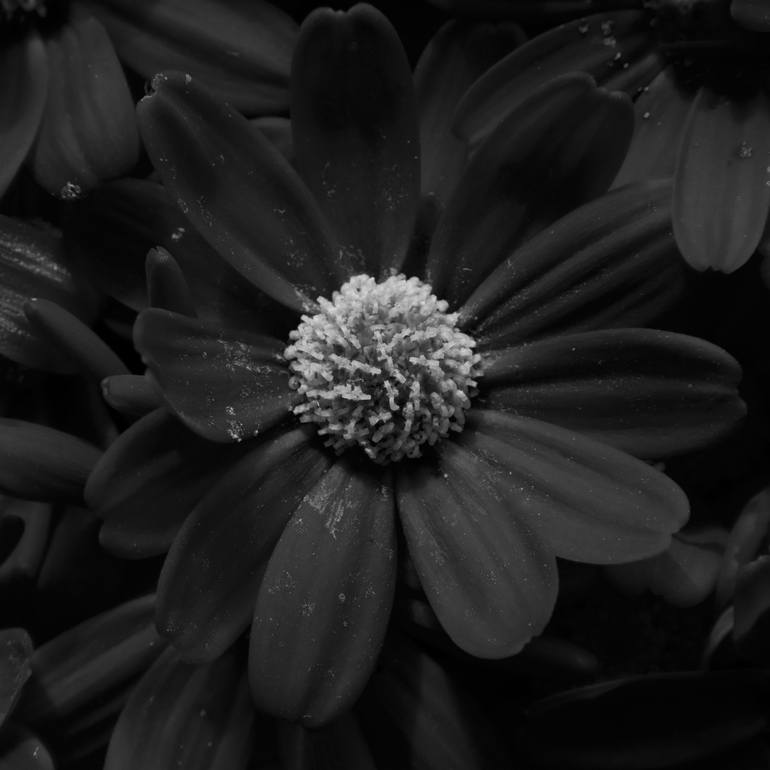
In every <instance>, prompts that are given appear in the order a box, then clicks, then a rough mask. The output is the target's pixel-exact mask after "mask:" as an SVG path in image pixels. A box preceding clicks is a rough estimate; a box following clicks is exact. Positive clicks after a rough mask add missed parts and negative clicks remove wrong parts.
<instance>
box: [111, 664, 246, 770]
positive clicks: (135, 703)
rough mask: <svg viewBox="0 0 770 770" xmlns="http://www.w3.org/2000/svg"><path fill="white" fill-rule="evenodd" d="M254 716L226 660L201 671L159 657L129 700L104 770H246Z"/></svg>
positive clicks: (237, 670) (238, 669)
mask: <svg viewBox="0 0 770 770" xmlns="http://www.w3.org/2000/svg"><path fill="white" fill-rule="evenodd" d="M255 727H256V714H255V712H254V708H253V706H252V705H251V702H250V698H249V689H248V685H247V683H246V678H245V677H244V676H243V663H242V662H241V661H240V660H239V659H238V656H237V655H236V654H235V653H234V652H230V653H227V654H225V655H223V656H222V657H221V658H219V659H218V660H216V661H214V662H213V663H210V664H208V665H205V666H191V665H189V664H187V663H183V662H182V661H181V660H180V659H179V656H178V655H177V653H176V652H175V651H174V650H171V649H169V650H166V651H165V652H164V653H163V654H162V655H161V656H160V657H159V658H158V660H157V661H156V662H155V663H154V665H153V666H152V668H150V670H149V671H147V673H146V674H145V675H144V676H143V677H142V678H141V680H140V681H139V683H138V684H137V685H136V686H135V687H134V689H133V691H132V692H131V697H130V698H129V699H128V703H127V704H126V707H125V708H124V709H123V713H122V714H121V715H120V718H119V719H118V722H117V724H116V725H115V729H114V730H113V732H112V736H111V738H110V745H109V747H108V749H107V757H106V760H105V764H104V768H105V770H137V768H142V770H167V769H168V768H171V767H183V768H185V770H247V768H250V767H253V765H252V764H251V761H250V759H251V755H252V752H253V750H254V746H255V743H256V741H255V738H256V735H255V732H256V731H255Z"/></svg>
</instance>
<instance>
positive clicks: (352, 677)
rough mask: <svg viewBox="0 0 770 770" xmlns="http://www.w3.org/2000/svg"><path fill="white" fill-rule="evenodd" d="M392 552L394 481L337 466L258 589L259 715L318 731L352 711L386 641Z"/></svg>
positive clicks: (290, 530) (254, 640) (290, 528)
mask: <svg viewBox="0 0 770 770" xmlns="http://www.w3.org/2000/svg"><path fill="white" fill-rule="evenodd" d="M395 549H396V534H395V509H394V501H393V492H392V489H391V487H390V484H389V483H388V479H387V478H386V477H384V474H371V473H369V472H368V470H367V469H361V468H356V467H355V466H352V465H350V464H348V463H345V462H340V463H337V464H336V465H334V466H333V467H332V468H331V469H330V470H329V471H328V472H327V473H326V475H325V476H324V477H323V478H322V479H321V480H320V481H319V482H318V483H317V484H316V486H315V487H313V489H312V490H311V491H310V492H309V494H308V495H307V496H306V497H305V499H304V500H303V501H302V503H301V504H300V506H299V507H298V508H297V510H296V511H295V512H294V515H293V516H292V518H291V521H290V522H289V523H288V525H287V526H286V529H285V530H284V533H283V535H282V536H281V539H280V540H279V541H278V544H277V545H276V547H275V550H274V551H273V555H272V556H271V557H270V563H269V564H268V566H267V570H266V572H265V577H264V579H263V581H262V585H261V586H260V589H259V595H258V597H257V604H256V609H255V611H254V622H253V624H252V627H251V646H250V649H249V680H250V682H251V691H252V695H253V697H254V699H255V702H256V703H257V705H258V706H259V707H260V708H261V709H263V710H264V711H267V712H269V713H271V714H274V715H276V716H281V717H284V718H286V719H291V720H301V721H302V723H303V724H305V725H307V726H311V727H313V726H319V725H321V724H325V723H327V722H329V721H330V720H332V719H334V718H335V717H337V716H338V715H339V714H341V713H342V712H344V711H346V710H347V709H349V708H350V707H351V706H352V705H353V703H354V702H355V701H356V699H357V698H358V696H359V695H360V693H361V691H362V690H363V688H364V685H365V684H366V681H367V680H368V678H369V676H370V675H371V673H372V670H373V669H374V665H375V663H376V661H377V656H378V654H379V651H380V647H381V645H382V640H383V637H384V636H385V628H386V626H387V622H388V616H389V615H390V608H391V605H392V603H393V591H394V588H395V578H396V561H395V559H396V553H395Z"/></svg>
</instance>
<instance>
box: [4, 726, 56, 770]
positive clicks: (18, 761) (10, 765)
mask: <svg viewBox="0 0 770 770" xmlns="http://www.w3.org/2000/svg"><path fill="white" fill-rule="evenodd" d="M0 751H1V753H0V770H54V768H55V767H56V766H55V765H54V761H53V759H52V758H51V755H50V753H49V752H48V749H47V748H46V747H45V746H44V745H43V743H42V742H41V740H40V738H38V737H37V736H36V735H33V734H32V733H31V732H30V731H29V730H27V729H26V728H24V727H21V726H20V725H14V724H11V725H8V726H7V727H6V728H5V729H4V730H3V737H2V749H1V750H0Z"/></svg>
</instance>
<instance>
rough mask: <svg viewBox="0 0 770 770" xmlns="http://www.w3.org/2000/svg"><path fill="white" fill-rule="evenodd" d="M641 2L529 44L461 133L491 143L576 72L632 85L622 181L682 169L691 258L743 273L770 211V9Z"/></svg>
mask: <svg viewBox="0 0 770 770" xmlns="http://www.w3.org/2000/svg"><path fill="white" fill-rule="evenodd" d="M638 6H639V10H619V11H616V12H609V13H603V14H596V15H592V16H587V17H585V18H582V19H579V20H576V21H574V22H570V23H568V24H565V25H562V26H561V27H557V28H555V29H553V30H550V31H548V32H545V33H543V34H541V35H539V36H538V37H535V38H534V39H532V40H531V41H529V42H528V43H527V44H526V45H524V46H522V47H521V48H519V49H518V50H517V51H515V52H514V53H512V54H511V55H510V56H509V57H507V58H506V59H505V60H503V61H501V62H500V63H499V64H498V65H497V66H496V67H495V68H494V69H493V70H491V71H490V72H489V73H488V74H487V76H486V77H484V78H482V79H480V80H479V81H478V83H477V84H476V85H475V87H474V88H473V89H472V90H471V91H470V92H469V93H468V94H467V96H466V98H465V99H464V102H463V104H462V105H460V107H459V110H458V116H457V130H458V131H459V133H461V134H462V135H463V136H465V137H466V138H467V139H468V140H469V141H471V142H476V141H479V140H480V138H481V137H483V136H484V135H485V134H486V133H488V132H489V131H490V130H491V128H492V127H493V126H494V125H496V124H497V123H498V122H499V121H500V120H501V119H502V118H503V116H505V115H506V114H507V113H508V112H509V111H510V110H511V109H512V108H514V107H515V105H516V104H518V103H520V102H521V101H522V100H523V99H525V98H526V97H527V95H528V94H529V93H530V92H531V89H532V88H534V87H536V86H537V85H539V84H541V83H543V82H546V81H547V80H548V79H549V78H552V77H555V76H557V75H561V74H564V73H567V72H575V71H582V72H587V73H590V74H591V75H593V76H594V77H595V78H596V79H597V81H598V82H600V83H602V84H604V85H605V86H606V87H608V88H621V89H624V90H625V91H627V92H628V93H629V94H630V95H631V96H633V97H635V99H636V101H635V112H636V124H637V125H636V133H635V135H634V140H633V142H632V144H631V149H630V151H629V154H628V157H627V159H626V163H625V165H624V166H623V168H622V169H621V171H620V173H619V175H618V177H617V179H616V180H615V185H616V186H617V185H620V184H624V183H626V182H629V181H634V180H639V179H654V178H656V177H669V176H673V178H674V193H673V212H674V233H675V235H676V240H677V244H678V246H679V248H680V250H681V252H682V254H683V255H684V257H685V259H686V260H687V262H688V263H689V264H690V265H691V266H692V267H694V268H696V269H698V270H705V269H707V268H713V269H715V270H720V271H723V272H732V271H734V270H736V269H738V268H739V267H740V266H741V265H743V264H744V263H745V262H746V260H747V259H748V258H749V257H750V256H751V255H752V253H753V252H754V250H755V249H756V248H757V245H758V244H759V243H760V240H761V238H762V233H763V230H764V228H765V224H766V221H767V218H768V210H769V209H770V100H769V98H768V91H767V72H768V64H770V58H769V54H768V52H770V36H769V35H770V10H769V9H768V7H767V4H766V3H762V2H760V3H757V2H750V1H747V2H742V1H741V0H732V2H730V1H729V0H687V2H683V1H682V0H652V2H643V1H642V0H640V2H639V3H638ZM605 7H610V8H611V7H613V3H612V2H610V3H606V4H605ZM614 7H616V8H628V7H629V4H628V3H627V2H622V0H620V1H619V2H617V3H614ZM642 7H644V10H642Z"/></svg>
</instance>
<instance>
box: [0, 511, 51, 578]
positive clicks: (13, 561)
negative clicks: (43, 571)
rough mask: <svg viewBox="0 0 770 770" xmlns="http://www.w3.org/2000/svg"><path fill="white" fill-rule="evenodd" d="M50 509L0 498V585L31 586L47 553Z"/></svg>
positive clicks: (49, 534)
mask: <svg viewBox="0 0 770 770" xmlns="http://www.w3.org/2000/svg"><path fill="white" fill-rule="evenodd" d="M53 509H54V506H53V505H52V504H51V503H40V502H37V501H36V500H20V499H19V498H18V497H0V585H3V586H7V585H13V584H16V585H19V584H20V583H22V582H24V581H25V580H26V581H29V584H31V583H32V582H34V581H35V579H36V578H37V577H38V575H39V572H40V565H41V563H42V562H43V559H44V558H45V557H46V555H47V553H48V550H49V549H50V536H51V518H52V513H53ZM38 586H39V583H38Z"/></svg>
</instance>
